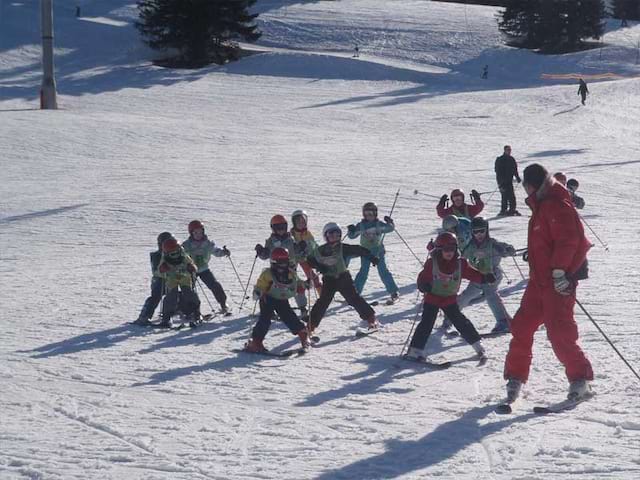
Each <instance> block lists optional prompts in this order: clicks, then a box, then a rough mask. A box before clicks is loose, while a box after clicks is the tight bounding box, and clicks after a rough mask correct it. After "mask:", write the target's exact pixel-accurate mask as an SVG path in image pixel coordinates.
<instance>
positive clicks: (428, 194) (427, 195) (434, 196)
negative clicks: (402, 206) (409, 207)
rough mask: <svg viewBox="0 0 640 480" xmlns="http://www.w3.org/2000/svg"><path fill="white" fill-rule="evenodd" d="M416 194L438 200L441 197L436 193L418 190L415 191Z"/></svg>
mask: <svg viewBox="0 0 640 480" xmlns="http://www.w3.org/2000/svg"><path fill="white" fill-rule="evenodd" d="M413 194H414V195H422V196H424V197H429V198H435V199H436V200H440V197H438V196H436V195H431V194H430V193H424V192H419V191H418V190H414V191H413Z"/></svg>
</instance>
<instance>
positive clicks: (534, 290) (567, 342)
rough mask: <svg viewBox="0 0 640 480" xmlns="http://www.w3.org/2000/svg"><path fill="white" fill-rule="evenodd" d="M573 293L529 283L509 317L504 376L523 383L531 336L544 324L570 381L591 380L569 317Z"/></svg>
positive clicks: (528, 365) (586, 361)
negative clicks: (509, 335)
mask: <svg viewBox="0 0 640 480" xmlns="http://www.w3.org/2000/svg"><path fill="white" fill-rule="evenodd" d="M575 303H576V298H575V293H574V294H573V295H569V296H563V295H560V294H558V293H556V291H555V290H554V289H553V286H549V287H546V288H541V287H539V286H537V285H535V284H533V283H529V285H528V286H527V289H526V290H525V292H524V296H523V297H522V302H521V303H520V309H519V310H518V311H517V312H516V314H515V316H514V317H513V320H512V321H511V334H512V336H513V338H512V339H511V343H510V345H509V352H508V353H507V358H506V361H505V365H504V378H505V379H509V378H515V379H518V380H520V381H521V382H523V383H525V382H526V381H527V379H528V378H529V367H530V366H531V358H532V355H531V348H532V346H533V336H534V334H535V333H536V331H537V330H538V328H539V327H540V325H542V324H544V326H545V328H546V330H547V338H548V339H549V341H550V342H551V347H552V348H553V352H554V353H555V354H556V357H558V360H560V362H561V363H562V364H563V365H564V368H565V373H566V375H567V378H568V379H569V381H570V382H572V381H574V380H593V370H592V369H591V363H589V360H588V359H587V357H586V356H585V354H584V352H583V351H582V349H581V348H580V345H578V326H577V325H576V321H575V319H574V318H573V307H574V305H575Z"/></svg>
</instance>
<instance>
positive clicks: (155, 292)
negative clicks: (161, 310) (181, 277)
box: [140, 277, 163, 319]
mask: <svg viewBox="0 0 640 480" xmlns="http://www.w3.org/2000/svg"><path fill="white" fill-rule="evenodd" d="M162 288H163V282H162V279H161V278H159V277H153V278H152V279H151V296H149V298H147V300H146V301H145V302H144V305H143V306H142V311H141V312H140V316H141V317H144V318H147V319H150V318H151V317H153V313H154V312H155V311H156V308H158V305H159V304H160V300H162Z"/></svg>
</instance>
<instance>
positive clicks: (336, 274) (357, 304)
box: [307, 222, 378, 335]
mask: <svg viewBox="0 0 640 480" xmlns="http://www.w3.org/2000/svg"><path fill="white" fill-rule="evenodd" d="M322 236H323V237H324V239H325V241H326V243H325V244H324V245H321V246H319V247H318V248H317V249H316V250H315V252H314V253H313V254H312V255H311V256H309V257H308V258H307V261H308V262H309V264H310V265H311V266H312V267H313V268H315V269H316V270H318V271H319V272H320V273H322V294H321V295H320V298H318V301H317V302H316V303H315V304H314V305H313V308H312V309H311V313H310V315H309V325H308V327H309V335H311V334H312V333H313V331H314V330H315V329H316V328H318V325H320V322H321V320H322V318H323V317H324V314H325V313H326V311H327V308H328V307H329V304H330V303H331V301H332V300H333V297H334V296H335V294H336V292H340V293H341V294H342V296H343V297H344V298H345V300H346V301H347V303H348V304H349V305H351V306H352V307H353V308H355V309H356V311H357V312H358V314H359V315H360V318H361V319H362V320H365V321H366V322H367V323H368V328H369V330H370V331H375V330H377V329H378V321H377V320H376V312H375V311H374V310H373V308H371V306H370V305H369V304H368V303H367V302H366V301H365V300H364V299H363V298H362V297H361V296H360V295H359V294H358V292H357V291H356V289H355V286H354V285H353V279H352V278H351V274H350V273H349V270H348V269H347V264H346V261H345V257H363V258H366V259H367V260H368V261H370V262H371V263H372V264H373V265H374V266H376V265H377V264H378V259H377V258H376V257H374V256H373V255H371V252H370V251H369V250H367V249H366V248H363V247H361V246H359V245H348V244H345V243H342V230H341V229H340V227H339V226H338V224H336V223H333V222H330V223H327V224H326V225H325V226H324V228H323V229H322Z"/></svg>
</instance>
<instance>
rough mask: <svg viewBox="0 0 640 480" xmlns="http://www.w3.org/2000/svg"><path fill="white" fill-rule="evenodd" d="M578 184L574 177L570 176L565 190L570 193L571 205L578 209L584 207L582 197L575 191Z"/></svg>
mask: <svg viewBox="0 0 640 480" xmlns="http://www.w3.org/2000/svg"><path fill="white" fill-rule="evenodd" d="M579 186H580V184H579V183H578V180H576V179H575V178H570V179H569V181H568V182H567V190H568V191H569V195H571V202H573V206H574V207H576V208H577V209H578V210H582V209H583V208H584V205H585V202H584V198H582V197H581V196H579V195H578V194H577V193H576V191H577V190H578V187H579Z"/></svg>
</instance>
